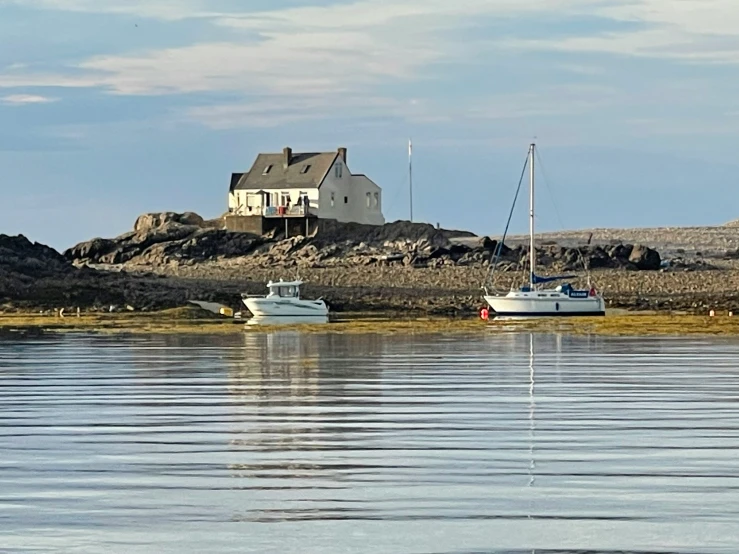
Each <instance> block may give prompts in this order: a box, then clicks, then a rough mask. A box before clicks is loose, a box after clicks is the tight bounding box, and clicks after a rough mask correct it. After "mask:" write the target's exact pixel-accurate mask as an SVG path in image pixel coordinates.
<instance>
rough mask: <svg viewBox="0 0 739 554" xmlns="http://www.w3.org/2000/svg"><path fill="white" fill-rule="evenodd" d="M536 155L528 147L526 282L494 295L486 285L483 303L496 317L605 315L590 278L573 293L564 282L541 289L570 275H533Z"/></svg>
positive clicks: (533, 147)
mask: <svg viewBox="0 0 739 554" xmlns="http://www.w3.org/2000/svg"><path fill="white" fill-rule="evenodd" d="M535 152H536V145H535V144H531V145H530V147H529V154H528V160H527V163H528V164H529V271H528V283H526V284H524V285H523V286H521V287H519V288H513V289H511V290H510V291H509V292H507V293H493V294H490V293H489V291H488V289H487V286H485V287H484V288H485V301H486V302H487V303H488V305H489V306H490V307H491V308H492V310H493V312H494V313H492V314H490V315H491V316H496V317H562V316H604V315H606V308H605V301H604V300H603V297H602V296H601V294H600V293H598V291H596V290H595V287H593V286H592V284H590V277H588V285H589V288H588V289H586V290H576V289H574V288H573V287H572V285H571V284H570V283H567V282H563V283H562V284H561V285H558V286H557V287H556V288H543V287H541V285H546V284H550V283H555V282H557V281H564V280H566V279H572V278H573V276H556V277H542V276H539V275H537V274H536V248H535V241H534V157H535V156H534V155H535ZM522 180H523V175H522ZM519 186H520V184H519ZM514 206H515V201H514ZM511 213H512V210H511ZM509 223H510V219H509ZM506 231H507V230H506ZM504 240H505V236H504ZM502 244H503V241H501V243H500V245H499V247H498V252H497V254H499V253H500V248H501V247H502ZM490 267H491V270H493V271H494V268H495V260H493V263H491V266H490Z"/></svg>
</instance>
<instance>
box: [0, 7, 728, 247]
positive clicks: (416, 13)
mask: <svg viewBox="0 0 739 554" xmlns="http://www.w3.org/2000/svg"><path fill="white" fill-rule="evenodd" d="M737 28H739V3H737V2H736V0H526V1H522V0H454V1H450V0H392V1H391V0H353V1H346V0H345V1H333V2H332V1H329V0H240V1H236V0H207V1H206V0H0V37H2V42H3V48H2V49H1V50H0V192H1V193H2V198H3V202H2V203H0V233H5V234H24V235H26V236H27V237H29V238H30V239H31V240H34V241H39V242H42V243H45V244H50V245H51V246H53V247H55V248H57V249H65V248H68V247H70V246H72V245H74V244H76V243H77V242H81V241H84V240H88V239H91V238H93V237H112V236H116V235H119V234H121V233H124V232H127V231H129V230H130V229H131V228H132V226H133V223H134V221H135V219H136V217H137V216H138V215H139V214H141V213H145V212H157V211H187V210H189V211H195V212H197V213H199V214H201V215H202V216H204V217H215V216H218V215H220V214H222V213H223V212H224V211H225V210H226V208H227V195H228V185H229V180H230V174H231V173H232V172H238V171H247V170H248V169H249V168H250V166H251V164H252V162H253V160H254V158H255V156H256V155H257V153H259V152H277V151H280V150H281V149H282V148H283V147H285V146H290V147H292V148H293V150H294V151H297V152H300V151H332V150H335V149H336V148H338V147H340V146H343V147H347V148H348V161H349V167H350V169H351V170H352V171H353V172H355V173H365V174H367V175H368V176H369V177H370V178H372V179H373V180H374V181H375V182H377V183H378V184H379V185H380V186H381V187H382V188H383V195H384V196H383V198H384V206H383V211H384V213H385V217H386V219H387V220H388V221H394V220H398V219H408V218H409V198H408V197H409V193H408V146H407V144H408V139H409V137H412V139H413V188H414V218H415V219H416V220H419V221H426V222H430V223H434V224H436V223H439V224H441V225H442V226H443V227H446V228H458V229H466V230H471V231H473V232H476V233H479V234H491V235H496V234H500V233H501V232H502V230H503V228H504V226H505V221H506V218H507V215H508V211H509V209H510V205H511V201H512V198H513V194H514V192H515V188H516V185H517V183H518V179H519V176H520V173H521V168H522V166H523V162H524V159H525V157H526V152H527V149H528V145H529V143H530V142H532V141H535V142H536V143H537V145H538V147H539V154H540V157H541V162H542V163H541V169H542V171H541V172H540V173H539V179H537V185H538V190H539V193H538V194H537V207H538V209H537V227H538V228H539V229H542V230H557V229H562V228H567V229H581V228H583V229H584V228H590V227H627V226H628V227H634V226H642V227H649V226H678V225H703V224H721V223H724V222H726V221H729V220H733V219H737V218H739V202H737V199H738V198H739V187H738V185H739V155H737V147H736V145H737V144H739V140H738V139H739V72H738V71H737V70H738V69H739V35H738V34H737V33H736V29H737ZM526 229H527V221H526V214H525V202H521V210H517V211H516V214H515V217H514V221H513V224H512V230H513V231H514V232H521V231H525V230H526Z"/></svg>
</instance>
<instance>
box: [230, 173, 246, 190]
mask: <svg viewBox="0 0 739 554" xmlns="http://www.w3.org/2000/svg"><path fill="white" fill-rule="evenodd" d="M243 176H244V174H243V173H232V174H231V186H230V187H229V188H228V191H229V192H233V191H234V189H235V188H236V185H238V184H239V181H241V178H242V177H243Z"/></svg>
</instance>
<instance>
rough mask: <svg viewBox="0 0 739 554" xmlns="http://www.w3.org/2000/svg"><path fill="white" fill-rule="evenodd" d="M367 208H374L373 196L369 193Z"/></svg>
mask: <svg viewBox="0 0 739 554" xmlns="http://www.w3.org/2000/svg"><path fill="white" fill-rule="evenodd" d="M367 207H368V208H371V207H372V194H371V193H369V192H368V193H367Z"/></svg>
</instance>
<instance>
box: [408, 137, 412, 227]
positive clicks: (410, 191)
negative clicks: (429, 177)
mask: <svg viewBox="0 0 739 554" xmlns="http://www.w3.org/2000/svg"><path fill="white" fill-rule="evenodd" d="M408 188H409V193H410V209H411V223H413V141H412V140H411V139H408Z"/></svg>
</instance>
